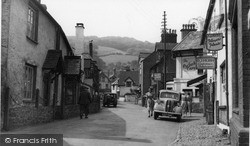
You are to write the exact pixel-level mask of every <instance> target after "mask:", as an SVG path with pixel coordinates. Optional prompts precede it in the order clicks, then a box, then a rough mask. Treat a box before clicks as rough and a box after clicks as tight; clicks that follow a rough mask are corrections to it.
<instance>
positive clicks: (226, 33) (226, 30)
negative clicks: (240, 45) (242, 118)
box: [225, 0, 229, 126]
mask: <svg viewBox="0 0 250 146" xmlns="http://www.w3.org/2000/svg"><path fill="white" fill-rule="evenodd" d="M227 27H228V24H227V0H225V37H226V38H225V41H226V42H225V43H226V44H225V45H226V46H225V49H226V100H227V125H228V126H229V99H228V28H227Z"/></svg>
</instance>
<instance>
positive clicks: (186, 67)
mask: <svg viewBox="0 0 250 146" xmlns="http://www.w3.org/2000/svg"><path fill="white" fill-rule="evenodd" d="M183 69H184V70H196V62H195V61H193V62H187V61H185V63H183Z"/></svg>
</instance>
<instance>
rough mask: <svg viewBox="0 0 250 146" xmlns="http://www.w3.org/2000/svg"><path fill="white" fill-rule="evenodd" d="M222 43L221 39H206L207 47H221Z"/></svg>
mask: <svg viewBox="0 0 250 146" xmlns="http://www.w3.org/2000/svg"><path fill="white" fill-rule="evenodd" d="M221 43H222V41H221V38H209V39H208V45H209V47H210V48H211V47H214V46H219V45H221Z"/></svg>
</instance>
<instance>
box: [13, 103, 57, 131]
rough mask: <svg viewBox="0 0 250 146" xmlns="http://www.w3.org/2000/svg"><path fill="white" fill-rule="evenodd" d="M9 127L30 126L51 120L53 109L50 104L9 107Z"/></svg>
mask: <svg viewBox="0 0 250 146" xmlns="http://www.w3.org/2000/svg"><path fill="white" fill-rule="evenodd" d="M9 113H10V114H9V125H10V127H9V129H14V128H19V127H22V126H30V125H35V124H39V123H46V122H51V121H53V109H52V107H51V106H47V107H44V106H39V107H38V108H35V107H34V106H20V107H14V108H10V112H9Z"/></svg>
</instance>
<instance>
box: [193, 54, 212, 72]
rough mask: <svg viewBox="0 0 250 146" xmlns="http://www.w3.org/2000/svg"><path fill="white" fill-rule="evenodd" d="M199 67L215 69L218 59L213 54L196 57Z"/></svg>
mask: <svg viewBox="0 0 250 146" xmlns="http://www.w3.org/2000/svg"><path fill="white" fill-rule="evenodd" d="M196 67H197V69H215V68H216V60H215V58H214V57H212V56H202V57H197V58H196Z"/></svg>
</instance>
